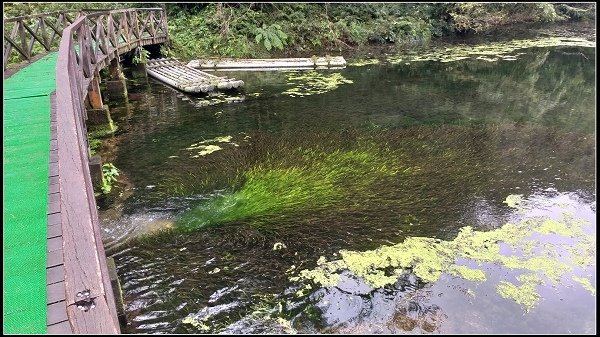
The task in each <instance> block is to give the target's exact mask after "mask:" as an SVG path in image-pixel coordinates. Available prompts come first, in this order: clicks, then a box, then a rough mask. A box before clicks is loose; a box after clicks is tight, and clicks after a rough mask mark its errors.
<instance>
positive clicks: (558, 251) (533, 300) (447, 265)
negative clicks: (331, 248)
mask: <svg viewBox="0 0 600 337" xmlns="http://www.w3.org/2000/svg"><path fill="white" fill-rule="evenodd" d="M507 200H510V201H511V203H512V202H514V201H515V200H518V201H519V202H518V203H515V205H517V204H518V205H521V206H522V207H525V206H528V205H527V202H526V201H525V200H523V199H521V198H520V197H519V198H518V199H517V198H516V197H512V198H507ZM565 213H566V214H563V215H562V217H561V218H560V219H559V220H555V219H550V218H547V217H540V216H538V217H530V218H525V219H524V220H521V221H520V222H517V223H514V224H512V223H507V224H505V225H503V226H501V227H500V228H497V229H494V230H490V231H485V232H484V231H475V230H473V228H472V227H470V226H467V227H463V228H461V230H460V231H459V233H458V235H457V236H456V238H455V239H454V240H451V241H444V240H439V239H434V238H426V237H408V238H406V239H405V240H404V242H402V243H399V244H395V245H391V246H382V247H379V248H377V249H375V250H370V251H363V252H357V251H346V250H341V251H340V255H341V259H339V260H333V261H330V262H326V261H325V257H321V258H320V259H319V262H318V263H317V267H316V268H314V269H312V270H306V269H305V270H301V271H300V272H299V273H298V275H297V276H295V277H292V278H291V280H293V281H310V282H313V283H315V284H320V285H322V286H324V287H329V286H335V285H337V283H338V282H339V281H340V277H339V275H340V273H342V272H344V271H348V272H350V273H351V274H352V275H355V276H357V277H359V278H360V279H362V280H364V281H365V282H366V283H367V284H368V285H370V286H371V287H373V288H381V287H384V286H387V285H391V284H393V283H394V282H396V281H397V280H398V278H399V277H400V276H401V275H402V274H403V273H406V272H412V273H414V275H416V276H417V277H419V278H420V279H421V280H422V281H423V282H435V281H437V280H439V278H440V277H441V275H442V274H444V273H447V274H450V275H452V276H455V277H459V278H463V279H465V280H469V281H474V282H485V281H486V280H487V278H486V274H485V271H484V270H482V269H477V268H471V267H467V266H464V265H458V264H457V263H458V262H457V261H458V260H464V259H467V260H469V261H473V262H475V263H477V264H479V265H480V266H481V264H482V263H493V264H495V265H497V266H499V267H501V268H506V269H512V270H515V271H522V272H524V273H523V274H521V275H520V276H519V277H517V279H518V280H519V281H520V282H521V284H520V285H515V284H513V283H510V282H508V281H504V280H502V281H500V283H499V284H498V285H497V291H498V293H499V294H500V295H501V296H502V297H504V298H509V299H512V300H514V301H515V302H516V303H518V304H520V305H521V306H522V307H523V308H524V310H525V311H526V312H528V311H530V310H531V309H532V308H534V307H535V306H536V305H537V303H538V301H539V299H540V295H539V294H538V292H537V286H538V285H540V284H544V280H545V279H547V280H549V281H550V282H552V283H554V284H560V283H561V279H562V278H563V277H564V276H565V275H567V274H568V273H570V272H572V271H573V270H574V267H575V266H578V267H581V268H585V267H587V266H592V265H595V260H594V259H593V255H592V256H590V254H593V253H594V254H595V238H593V236H591V235H589V234H586V233H585V232H584V231H583V228H582V227H583V226H584V225H585V224H587V222H584V221H581V220H580V219H575V218H574V217H573V216H572V215H571V214H570V213H569V212H565ZM540 235H542V237H546V236H549V235H554V236H557V237H559V238H569V239H570V240H576V242H577V243H576V244H575V245H573V244H572V242H571V241H570V240H568V241H569V242H554V241H551V242H540V241H538V240H534V239H533V238H532V237H536V236H540ZM559 241H560V240H559ZM503 246H504V247H508V248H511V249H512V252H511V253H507V252H506V250H502V249H501V248H502V247H503ZM501 251H502V252H501ZM517 251H520V252H521V253H516V252H517ZM581 256H588V258H587V259H582V258H581ZM583 262H585V263H587V265H583ZM573 280H575V281H576V282H579V283H581V284H582V285H583V286H584V288H586V289H588V290H589V291H590V292H592V293H594V292H595V290H594V288H593V287H591V286H590V285H591V284H590V282H589V280H588V279H586V278H576V277H575V278H573Z"/></svg>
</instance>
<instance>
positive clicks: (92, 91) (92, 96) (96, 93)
mask: <svg viewBox="0 0 600 337" xmlns="http://www.w3.org/2000/svg"><path fill="white" fill-rule="evenodd" d="M88 98H89V101H90V105H91V106H92V109H102V106H103V105H104V103H102V94H101V93H100V73H99V72H98V71H97V70H96V71H95V72H94V77H93V78H92V82H91V83H90V88H89V90H88Z"/></svg>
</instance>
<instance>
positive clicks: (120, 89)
mask: <svg viewBox="0 0 600 337" xmlns="http://www.w3.org/2000/svg"><path fill="white" fill-rule="evenodd" d="M108 72H109V74H110V80H108V81H106V89H107V92H106V94H107V95H108V96H109V98H114V99H127V83H126V82H125V76H124V75H123V69H122V68H121V63H120V60H119V57H115V58H114V59H112V60H111V61H110V64H109V65H108Z"/></svg>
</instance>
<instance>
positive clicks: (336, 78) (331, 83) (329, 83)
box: [282, 70, 354, 97]
mask: <svg viewBox="0 0 600 337" xmlns="http://www.w3.org/2000/svg"><path fill="white" fill-rule="evenodd" d="M287 78H288V81H289V82H290V84H292V85H293V86H294V87H293V88H290V89H288V90H286V91H284V92H283V93H282V94H283V95H287V96H290V97H298V96H310V95H317V94H323V93H326V92H328V91H332V90H335V89H337V87H339V86H340V85H342V84H345V83H354V82H352V81H351V80H349V79H347V78H345V77H344V76H342V74H340V73H331V74H325V73H320V72H318V71H315V70H310V71H306V72H303V73H299V72H290V73H288V75H287Z"/></svg>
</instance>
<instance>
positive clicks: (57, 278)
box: [46, 264, 65, 284]
mask: <svg viewBox="0 0 600 337" xmlns="http://www.w3.org/2000/svg"><path fill="white" fill-rule="evenodd" d="M64 280H65V267H64V265H62V264H59V265H57V266H53V267H49V268H47V269H46V283H48V284H52V283H56V282H61V281H64Z"/></svg>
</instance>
